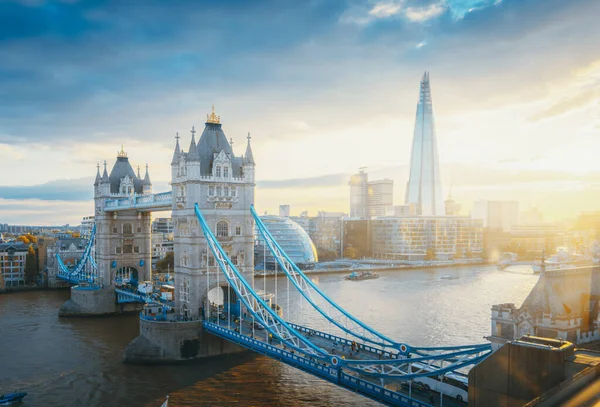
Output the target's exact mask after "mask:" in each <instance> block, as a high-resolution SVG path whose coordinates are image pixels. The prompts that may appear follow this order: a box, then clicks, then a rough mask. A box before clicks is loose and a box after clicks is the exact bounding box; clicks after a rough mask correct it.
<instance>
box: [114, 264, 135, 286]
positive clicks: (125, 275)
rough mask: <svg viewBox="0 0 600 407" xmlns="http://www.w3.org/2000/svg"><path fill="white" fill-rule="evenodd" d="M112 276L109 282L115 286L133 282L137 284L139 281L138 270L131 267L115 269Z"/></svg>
mask: <svg viewBox="0 0 600 407" xmlns="http://www.w3.org/2000/svg"><path fill="white" fill-rule="evenodd" d="M112 274H113V275H112V279H111V281H112V282H114V283H115V284H125V283H131V282H133V281H136V282H137V281H139V279H140V273H139V271H138V269H137V268H135V267H133V266H122V267H120V268H118V269H116V270H115V271H114V272H113V273H112Z"/></svg>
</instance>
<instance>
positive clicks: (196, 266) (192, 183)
mask: <svg viewBox="0 0 600 407" xmlns="http://www.w3.org/2000/svg"><path fill="white" fill-rule="evenodd" d="M191 136H192V137H191V142H190V146H189V149H188V151H187V152H185V151H183V150H182V149H181V148H180V146H179V136H177V143H176V146H175V151H174V153H173V160H172V162H171V186H172V194H173V207H172V218H173V225H174V233H173V235H174V241H173V243H174V252H175V254H176V255H175V259H174V266H175V267H174V268H175V274H174V278H175V290H176V295H175V301H176V309H177V311H179V313H180V314H182V315H184V316H189V317H198V316H201V315H202V308H203V307H205V306H206V305H207V303H206V302H207V301H208V292H209V290H211V289H212V288H214V287H216V281H217V279H216V278H213V279H212V283H211V285H212V284H214V287H213V286H211V287H207V282H206V281H207V278H206V273H220V272H221V271H220V270H218V269H217V266H216V263H215V259H214V257H213V255H212V253H211V252H210V251H209V249H208V247H207V243H206V239H205V238H204V235H203V232H202V229H201V227H200V224H199V223H198V219H197V217H196V214H195V212H194V204H195V203H198V206H199V208H200V210H201V211H202V213H203V215H204V217H205V219H206V221H207V223H208V225H209V226H210V228H211V229H212V231H213V232H214V234H215V236H216V237H217V239H218V240H219V242H220V243H221V245H222V246H223V249H224V250H225V251H226V252H227V254H228V256H229V257H230V258H231V260H232V262H233V263H234V264H235V265H236V267H237V268H238V269H239V271H240V272H241V273H242V274H243V275H244V278H245V279H246V280H247V281H249V282H250V284H253V278H254V220H253V218H252V215H251V213H250V205H252V204H253V203H254V186H255V180H254V176H255V173H254V170H255V162H254V156H253V154H252V149H251V147H250V134H248V138H247V139H248V143H247V145H246V153H245V154H244V155H243V156H236V155H235V154H234V152H233V149H232V146H231V143H230V142H229V141H227V138H226V137H225V133H224V132H223V129H222V125H221V121H220V117H219V116H217V115H216V114H215V112H214V108H213V111H212V113H211V114H210V115H207V120H206V123H205V127H204V131H203V132H202V135H201V137H200V140H199V141H198V143H196V131H195V130H194V128H193V127H192V130H191ZM196 253H199V254H200V255H199V256H196V255H195V254H196Z"/></svg>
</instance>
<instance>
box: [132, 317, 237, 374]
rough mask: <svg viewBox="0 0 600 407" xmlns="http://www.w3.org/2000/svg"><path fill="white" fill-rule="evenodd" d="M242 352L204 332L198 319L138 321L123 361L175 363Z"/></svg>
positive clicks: (235, 346)
mask: <svg viewBox="0 0 600 407" xmlns="http://www.w3.org/2000/svg"><path fill="white" fill-rule="evenodd" d="M243 351H246V349H245V348H242V347H241V346H238V345H235V344H233V343H232V342H230V341H227V340H225V339H222V338H219V337H217V336H214V335H212V334H210V333H208V332H205V331H204V329H203V328H202V320H200V319H196V320H193V321H169V320H167V321H164V320H163V321H153V320H148V319H144V318H140V335H139V336H138V337H137V338H135V339H134V340H133V341H132V342H131V343H130V344H129V345H128V346H127V348H126V349H125V352H124V353H123V359H124V361H125V362H126V363H134V364H174V363H182V362H191V361H198V360H200V359H203V358H207V357H211V356H218V355H223V354H227V353H238V352H243Z"/></svg>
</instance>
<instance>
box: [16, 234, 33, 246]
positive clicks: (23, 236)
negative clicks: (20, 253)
mask: <svg viewBox="0 0 600 407" xmlns="http://www.w3.org/2000/svg"><path fill="white" fill-rule="evenodd" d="M17 240H18V241H20V242H23V243H24V244H30V243H31V241H30V240H29V238H27V236H25V235H22V236H19V237H17Z"/></svg>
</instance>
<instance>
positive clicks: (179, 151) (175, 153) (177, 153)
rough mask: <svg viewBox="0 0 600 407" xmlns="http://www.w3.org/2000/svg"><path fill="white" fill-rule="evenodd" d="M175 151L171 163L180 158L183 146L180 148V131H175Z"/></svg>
mask: <svg viewBox="0 0 600 407" xmlns="http://www.w3.org/2000/svg"><path fill="white" fill-rule="evenodd" d="M175 140H176V142H175V151H173V160H172V161H171V164H175V163H176V162H177V160H179V154H181V148H179V132H177V133H175Z"/></svg>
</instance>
